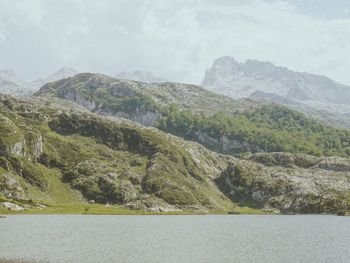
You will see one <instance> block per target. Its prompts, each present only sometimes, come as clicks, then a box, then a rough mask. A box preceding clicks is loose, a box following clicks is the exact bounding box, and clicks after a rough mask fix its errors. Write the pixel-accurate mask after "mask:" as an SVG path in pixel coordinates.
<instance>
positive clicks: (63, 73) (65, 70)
mask: <svg viewBox="0 0 350 263" xmlns="http://www.w3.org/2000/svg"><path fill="white" fill-rule="evenodd" d="M76 74H78V71H76V70H75V69H73V68H69V67H62V68H60V69H59V70H57V71H56V72H54V73H52V74H51V75H49V76H47V77H45V78H40V79H37V80H34V81H32V83H31V86H32V87H33V88H35V89H38V88H40V87H41V86H43V85H45V84H46V83H49V82H53V81H56V80H59V79H65V78H68V77H72V76H74V75H76Z"/></svg>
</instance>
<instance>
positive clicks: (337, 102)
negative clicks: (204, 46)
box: [201, 57, 350, 127]
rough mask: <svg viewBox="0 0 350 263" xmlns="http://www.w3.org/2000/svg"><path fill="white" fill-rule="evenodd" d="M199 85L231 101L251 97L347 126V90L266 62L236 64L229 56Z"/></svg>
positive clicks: (217, 62) (218, 61) (349, 108)
mask: <svg viewBox="0 0 350 263" xmlns="http://www.w3.org/2000/svg"><path fill="white" fill-rule="evenodd" d="M201 85H202V86H203V87H205V88H207V89H209V90H211V91H214V92H216V93H219V94H223V95H227V96H230V97H232V98H235V99H239V98H247V97H255V98H263V99H268V100H270V101H273V102H276V103H281V104H283V105H286V106H289V107H291V108H293V109H297V110H299V111H301V112H305V113H307V114H310V115H312V116H316V117H319V114H318V113H320V112H319V111H321V112H323V114H321V116H326V117H325V118H323V119H322V118H321V119H322V120H324V121H327V115H328V114H330V115H331V116H332V117H331V120H330V124H332V121H334V122H335V123H338V124H339V126H344V125H343V124H344V122H345V123H346V125H345V126H346V127H350V119H349V118H348V117H347V114H348V112H350V87H349V86H345V85H342V84H339V83H337V82H335V81H333V80H331V79H329V78H327V77H325V76H319V75H314V74H309V73H305V72H295V71H291V70H289V69H287V68H285V67H278V66H275V65H273V64H272V63H270V62H261V61H257V60H247V61H245V62H243V63H242V62H238V61H236V60H235V59H234V58H232V57H221V58H218V59H216V60H215V61H214V63H213V65H212V67H211V68H210V69H208V70H207V71H206V73H205V77H204V80H203V82H202V83H201Z"/></svg>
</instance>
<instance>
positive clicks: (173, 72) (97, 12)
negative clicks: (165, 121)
mask: <svg viewBox="0 0 350 263" xmlns="http://www.w3.org/2000/svg"><path fill="white" fill-rule="evenodd" d="M223 55H230V56H233V57H235V58H236V59H238V60H245V59H248V58H253V59H259V60H268V61H272V62H274V63H275V64H277V65H282V66H287V67H289V68H291V69H295V70H300V71H308V72H312V73H318V74H325V75H328V76H330V77H332V78H334V79H335V80H337V81H340V82H343V83H345V84H350V1H349V0H332V1H331V0H295V1H292V0H289V1H274V0H265V1H263V0H172V1H170V0H23V1H21V0H0V68H2V69H4V68H9V69H13V70H14V71H15V72H16V73H17V74H18V75H19V76H21V77H23V78H25V79H34V78H37V77H41V76H45V75H48V74H49V73H52V72H53V71H55V70H57V69H58V68H60V67H62V66H70V67H73V68H76V69H77V70H79V71H93V72H102V73H106V74H110V75H114V74H115V73H117V72H119V71H122V70H126V71H132V70H135V69H141V70H146V71H150V72H153V73H155V74H157V75H160V76H163V77H165V78H167V79H169V80H174V81H182V82H190V83H199V82H200V81H201V80H202V78H203V75H204V71H205V69H206V68H208V67H209V66H210V65H211V64H212V62H213V60H214V59H215V58H217V57H220V56H223Z"/></svg>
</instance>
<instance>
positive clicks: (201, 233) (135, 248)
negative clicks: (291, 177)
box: [0, 215, 350, 263]
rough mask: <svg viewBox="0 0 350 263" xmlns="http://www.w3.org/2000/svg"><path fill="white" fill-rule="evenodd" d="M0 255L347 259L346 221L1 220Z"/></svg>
mask: <svg viewBox="0 0 350 263" xmlns="http://www.w3.org/2000/svg"><path fill="white" fill-rule="evenodd" d="M0 258H9V259H15V258H22V259H32V260H38V261H46V262H94V263H96V262H177V263H179V262H220V263H222V262H266V263H267V262H268V263H271V262H307V263H310V262H317V263H319V262H327V263H329V262H337V263H339V262H346V263H348V262H350V218H349V217H336V216H77V215H72V216H67V215H62V216H60V215H18V216H8V217H7V218H6V219H0Z"/></svg>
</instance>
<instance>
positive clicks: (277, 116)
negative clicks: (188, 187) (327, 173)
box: [34, 73, 350, 157]
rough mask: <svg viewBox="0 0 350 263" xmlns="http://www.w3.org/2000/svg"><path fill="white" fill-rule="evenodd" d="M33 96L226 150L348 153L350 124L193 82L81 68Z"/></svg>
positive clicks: (225, 151) (241, 151)
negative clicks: (130, 77)
mask: <svg viewBox="0 0 350 263" xmlns="http://www.w3.org/2000/svg"><path fill="white" fill-rule="evenodd" d="M34 96H36V97H41V98H47V97H51V98H55V97H56V98H61V99H66V100H69V101H73V102H75V103H77V104H78V105H80V106H83V107H85V108H86V109H88V110H90V111H92V112H94V113H98V114H101V115H105V116H113V117H122V118H127V119H129V120H132V121H135V122H138V123H141V124H143V125H148V126H155V127H157V128H159V129H161V130H163V131H166V132H169V133H172V134H174V135H177V136H181V137H184V138H186V139H189V140H193V141H197V142H199V143H201V144H203V145H204V146H206V147H208V148H210V149H212V150H215V151H218V152H220V153H224V154H231V155H236V154H241V153H244V152H253V153H255V152H276V151H278V152H281V151H282V152H293V153H306V154H312V155H319V156H321V155H326V156H334V155H335V156H344V157H347V156H349V155H350V131H348V130H341V129H335V128H332V127H328V126H326V125H324V124H322V123H320V122H318V121H316V120H314V119H311V118H308V117H307V116H305V115H304V114H301V113H298V112H296V111H293V110H290V109H288V108H286V107H284V106H279V105H277V104H273V103H268V102H266V101H259V100H253V99H248V100H240V101H235V100H233V99H231V98H229V97H225V96H221V95H217V94H215V93H212V92H210V91H208V90H205V89H203V88H201V87H199V86H195V85H187V84H181V83H152V84H147V83H142V82H136V81H130V80H118V79H114V78H111V77H108V76H105V75H101V74H91V73H82V74H78V75H76V76H74V77H71V78H68V79H63V80H59V81H56V82H52V83H48V84H46V85H44V86H43V87H42V88H41V89H40V90H39V91H38V92H37V93H35V94H34Z"/></svg>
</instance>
